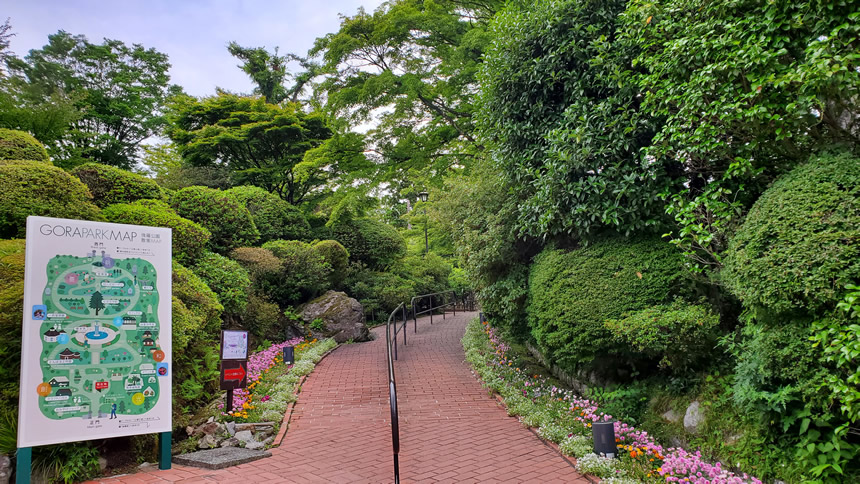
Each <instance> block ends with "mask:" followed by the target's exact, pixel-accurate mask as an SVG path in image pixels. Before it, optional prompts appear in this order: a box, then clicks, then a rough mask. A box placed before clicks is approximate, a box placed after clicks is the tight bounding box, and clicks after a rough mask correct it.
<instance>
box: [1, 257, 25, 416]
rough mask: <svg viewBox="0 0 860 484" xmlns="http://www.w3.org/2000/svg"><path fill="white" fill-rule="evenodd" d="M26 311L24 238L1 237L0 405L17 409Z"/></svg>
mask: <svg viewBox="0 0 860 484" xmlns="http://www.w3.org/2000/svg"><path fill="white" fill-rule="evenodd" d="M23 312H24V241H23V240H0V331H2V332H3V339H2V341H0V365H3V368H4V371H2V372H0V406H2V407H3V408H17V405H18V403H17V402H18V385H19V383H20V381H19V379H18V378H19V375H20V373H21V314H23Z"/></svg>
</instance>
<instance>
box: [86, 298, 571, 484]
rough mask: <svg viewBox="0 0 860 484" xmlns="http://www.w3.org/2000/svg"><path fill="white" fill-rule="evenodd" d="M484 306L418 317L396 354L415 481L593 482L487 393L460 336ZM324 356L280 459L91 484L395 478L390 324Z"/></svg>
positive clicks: (403, 460)
mask: <svg viewBox="0 0 860 484" xmlns="http://www.w3.org/2000/svg"><path fill="white" fill-rule="evenodd" d="M473 317H475V313H465V314H464V313H458V314H457V316H456V317H453V316H452V315H450V314H449V315H448V317H447V319H445V320H442V318H441V317H434V318H433V319H434V324H433V325H430V324H429V320H428V319H427V318H422V319H419V320H418V330H419V332H418V334H415V333H413V326H412V325H411V324H410V326H409V333H408V334H407V342H408V344H409V346H407V347H405V348H404V347H403V346H402V341H403V340H402V336H401V337H400V339H399V343H398V344H400V347H399V351H398V353H399V355H398V356H399V358H400V359H399V360H398V361H397V362H395V372H396V377H397V392H398V405H399V410H400V438H401V449H400V471H401V480H402V482H404V483H407V482H452V483H459V482H481V483H484V482H499V483H501V482H505V483H514V482H538V483H554V482H559V483H561V482H565V483H576V484H585V483H587V482H588V481H587V480H586V479H585V478H583V477H582V476H580V475H579V474H578V473H577V472H576V470H575V469H573V468H572V466H571V465H570V463H569V462H568V461H567V460H565V459H563V458H562V457H561V456H560V455H559V454H558V453H557V452H555V451H554V450H552V449H551V448H549V447H548V446H546V445H545V444H544V443H543V442H542V441H541V440H540V439H538V438H537V437H535V435H534V434H533V433H532V432H530V431H529V430H528V429H526V428H525V427H523V426H522V425H520V424H519V423H518V422H517V420H516V419H513V418H510V417H508V416H507V414H506V413H505V411H504V409H502V408H501V407H500V406H499V405H498V404H497V402H496V401H495V400H494V399H493V398H491V397H489V396H488V395H487V391H486V390H485V389H483V388H482V387H481V385H480V383H479V382H478V381H477V380H476V379H475V377H474V375H472V373H471V371H470V369H469V366H468V364H467V363H466V362H465V361H464V359H463V348H462V346H461V345H460V338H461V337H462V336H463V332H464V329H465V326H466V323H467V322H468V321H469V320H470V319H471V318H473ZM374 333H375V334H376V335H377V336H378V337H377V339H376V340H375V341H373V342H369V343H360V344H352V345H343V346H341V347H339V348H338V349H337V350H335V351H334V352H333V353H332V354H330V355H329V356H328V357H327V358H325V359H324V360H323V361H321V362H320V363H319V365H318V366H317V368H316V369H315V370H314V372H313V373H312V374H311V376H310V377H309V378H308V380H307V381H306V382H305V384H304V387H303V388H302V392H301V393H300V394H299V399H298V403H297V404H296V406H295V408H294V410H293V415H292V420H291V424H290V428H289V431H288V432H287V434H286V437H285V438H284V441H283V443H282V444H281V446H280V447H277V448H273V449H271V452H272V457H270V458H267V459H262V460H258V461H256V462H251V463H248V464H243V465H240V466H235V467H231V468H228V469H222V470H218V471H210V470H205V469H197V468H193V467H185V466H177V465H175V466H174V467H173V469H171V470H167V471H158V470H152V471H145V472H139V473H137V474H131V475H126V476H118V477H114V478H110V479H103V480H101V481H91V484H94V483H96V482H103V483H105V484H108V483H110V484H120V483H124V484H144V483H163V482H181V483H183V484H186V483H197V482H227V483H242V484H247V483H256V482H284V483H286V482H291V483H292V482H295V483H310V482H314V483H323V482H326V483H327V482H331V483H352V482H366V483H382V482H393V473H394V467H393V463H392V452H391V430H390V426H389V420H390V413H389V408H388V385H387V381H388V376H387V369H386V360H385V343H384V340H385V338H384V334H385V328H384V327H382V328H376V329H375V330H374Z"/></svg>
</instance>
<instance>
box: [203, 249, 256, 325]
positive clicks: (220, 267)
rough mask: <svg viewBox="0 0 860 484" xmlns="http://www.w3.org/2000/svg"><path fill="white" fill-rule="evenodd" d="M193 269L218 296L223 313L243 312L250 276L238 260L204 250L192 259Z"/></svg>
mask: <svg viewBox="0 0 860 484" xmlns="http://www.w3.org/2000/svg"><path fill="white" fill-rule="evenodd" d="M193 270H194V274H196V275H197V276H199V277H200V279H202V280H203V282H205V283H206V285H207V286H209V288H210V289H212V292H214V293H215V294H216V295H217V296H218V302H220V303H221V305H222V306H224V313H225V315H230V316H232V317H236V316H239V315H241V314H242V313H244V312H245V307H246V306H247V305H248V291H249V290H250V288H251V278H250V276H249V275H248V271H246V270H245V269H244V268H242V266H241V265H240V264H239V263H238V262H236V261H234V260H232V259H228V258H227V257H224V256H222V255H218V254H215V253H213V252H204V253H203V255H202V256H200V257H199V258H198V259H197V260H195V261H194V266H193Z"/></svg>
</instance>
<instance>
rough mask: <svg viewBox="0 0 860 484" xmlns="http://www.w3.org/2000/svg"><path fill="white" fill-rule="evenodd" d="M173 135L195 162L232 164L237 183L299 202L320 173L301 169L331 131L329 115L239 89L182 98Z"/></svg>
mask: <svg viewBox="0 0 860 484" xmlns="http://www.w3.org/2000/svg"><path fill="white" fill-rule="evenodd" d="M172 109H173V112H172V115H171V121H172V124H171V126H170V127H169V128H168V130H167V135H168V136H169V137H170V139H171V140H173V142H174V143H175V144H176V145H177V148H178V150H179V153H180V154H181V155H182V158H183V159H184V160H185V161H186V162H187V163H189V164H191V165H192V166H203V167H205V166H219V165H223V166H226V167H227V168H228V169H229V170H230V172H231V175H232V177H233V181H234V182H235V183H237V184H245V185H256V186H259V187H261V188H264V189H266V190H268V191H270V192H272V193H275V194H277V195H278V196H280V197H281V198H283V199H284V200H286V201H288V202H290V203H292V204H298V203H300V202H302V201H303V200H304V199H305V197H307V196H308V194H309V193H310V192H311V191H312V189H314V188H315V185H314V183H315V180H316V179H315V178H313V177H303V176H301V172H300V171H297V170H296V166H297V165H299V164H300V163H301V162H302V160H303V158H304V155H305V152H307V151H308V150H310V149H313V148H316V147H318V146H320V144H322V143H323V141H325V140H326V139H328V138H329V137H330V136H331V131H330V130H329V128H328V127H327V126H326V123H325V120H324V118H323V116H321V115H320V114H318V113H310V114H308V113H305V112H304V111H303V110H302V108H301V106H300V105H298V104H285V105H273V104H267V103H266V101H265V99H262V98H253V97H241V96H236V95H233V94H219V95H217V96H213V97H209V98H204V99H195V98H192V97H188V96H184V97H179V98H178V99H177V100H176V102H175V103H174V104H173V106H172Z"/></svg>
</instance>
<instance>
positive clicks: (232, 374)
mask: <svg viewBox="0 0 860 484" xmlns="http://www.w3.org/2000/svg"><path fill="white" fill-rule="evenodd" d="M247 385H248V362H246V361H238V360H222V361H221V389H222V390H235V389H237V388H245V387H246V386H247Z"/></svg>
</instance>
